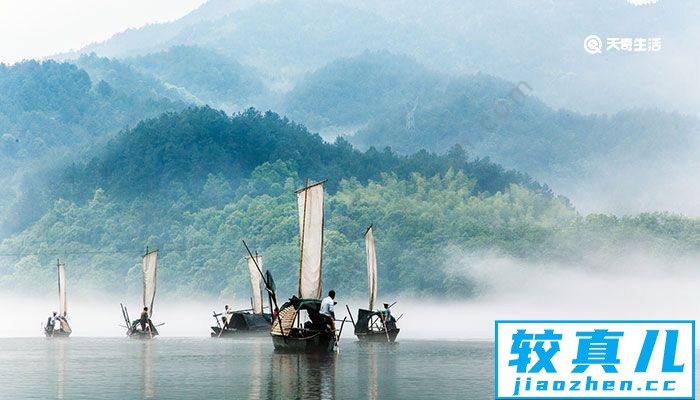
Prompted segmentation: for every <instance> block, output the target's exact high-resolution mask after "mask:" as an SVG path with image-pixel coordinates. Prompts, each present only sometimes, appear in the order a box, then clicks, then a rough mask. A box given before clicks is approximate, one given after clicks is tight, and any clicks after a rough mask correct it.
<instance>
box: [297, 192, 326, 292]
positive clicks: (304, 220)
mask: <svg viewBox="0 0 700 400" xmlns="http://www.w3.org/2000/svg"><path fill="white" fill-rule="evenodd" d="M297 206H298V208H299V234H300V235H299V238H300V247H301V256H300V262H299V297H301V298H310V299H318V298H321V272H322V262H323V182H320V183H317V184H315V185H311V186H307V187H306V188H304V189H301V190H299V191H297Z"/></svg>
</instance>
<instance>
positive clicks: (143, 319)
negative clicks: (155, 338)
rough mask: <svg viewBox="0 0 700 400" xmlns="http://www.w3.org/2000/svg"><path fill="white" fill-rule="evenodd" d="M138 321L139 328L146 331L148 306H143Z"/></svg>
mask: <svg viewBox="0 0 700 400" xmlns="http://www.w3.org/2000/svg"><path fill="white" fill-rule="evenodd" d="M139 323H140V324H141V330H142V331H144V332H146V325H147V324H148V307H144V308H143V311H142V312H141V318H140V319H139Z"/></svg>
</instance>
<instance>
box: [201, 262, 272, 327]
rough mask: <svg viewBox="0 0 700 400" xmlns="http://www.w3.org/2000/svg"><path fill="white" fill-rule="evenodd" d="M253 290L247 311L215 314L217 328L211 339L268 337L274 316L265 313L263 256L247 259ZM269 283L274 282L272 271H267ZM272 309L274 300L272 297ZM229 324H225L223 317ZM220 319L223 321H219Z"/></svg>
mask: <svg viewBox="0 0 700 400" xmlns="http://www.w3.org/2000/svg"><path fill="white" fill-rule="evenodd" d="M246 262H247V265H248V273H249V274H250V284H251V289H252V296H251V306H252V308H250V309H247V310H237V311H232V312H230V313H229V314H228V315H223V313H222V314H217V313H216V312H215V313H214V319H215V320H216V326H212V327H211V330H212V331H213V332H212V333H211V337H216V338H219V337H235V336H240V335H266V334H267V333H268V332H270V327H271V325H272V314H270V313H265V312H263V308H264V307H263V277H262V276H261V275H260V273H259V272H258V268H262V256H261V255H259V254H256V255H255V258H253V257H246ZM266 277H267V280H268V281H270V282H271V281H272V275H271V274H270V271H266ZM270 308H272V298H271V297H270ZM224 316H225V317H226V320H227V322H226V323H225V324H224V321H223V317H224ZM219 317H222V318H221V321H219Z"/></svg>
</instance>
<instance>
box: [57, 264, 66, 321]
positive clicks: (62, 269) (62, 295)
mask: <svg viewBox="0 0 700 400" xmlns="http://www.w3.org/2000/svg"><path fill="white" fill-rule="evenodd" d="M58 315H60V316H62V317H65V316H66V315H68V302H67V300H66V264H64V263H62V262H60V261H59V263H58Z"/></svg>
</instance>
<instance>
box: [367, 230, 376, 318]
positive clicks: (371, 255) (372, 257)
mask: <svg viewBox="0 0 700 400" xmlns="http://www.w3.org/2000/svg"><path fill="white" fill-rule="evenodd" d="M365 254H366V255H367V281H368V283H369V308H368V309H369V310H370V311H372V310H374V304H375V303H376V302H377V253H376V251H375V247H374V233H373V232H372V227H371V226H370V227H369V229H367V232H366V233H365Z"/></svg>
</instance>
